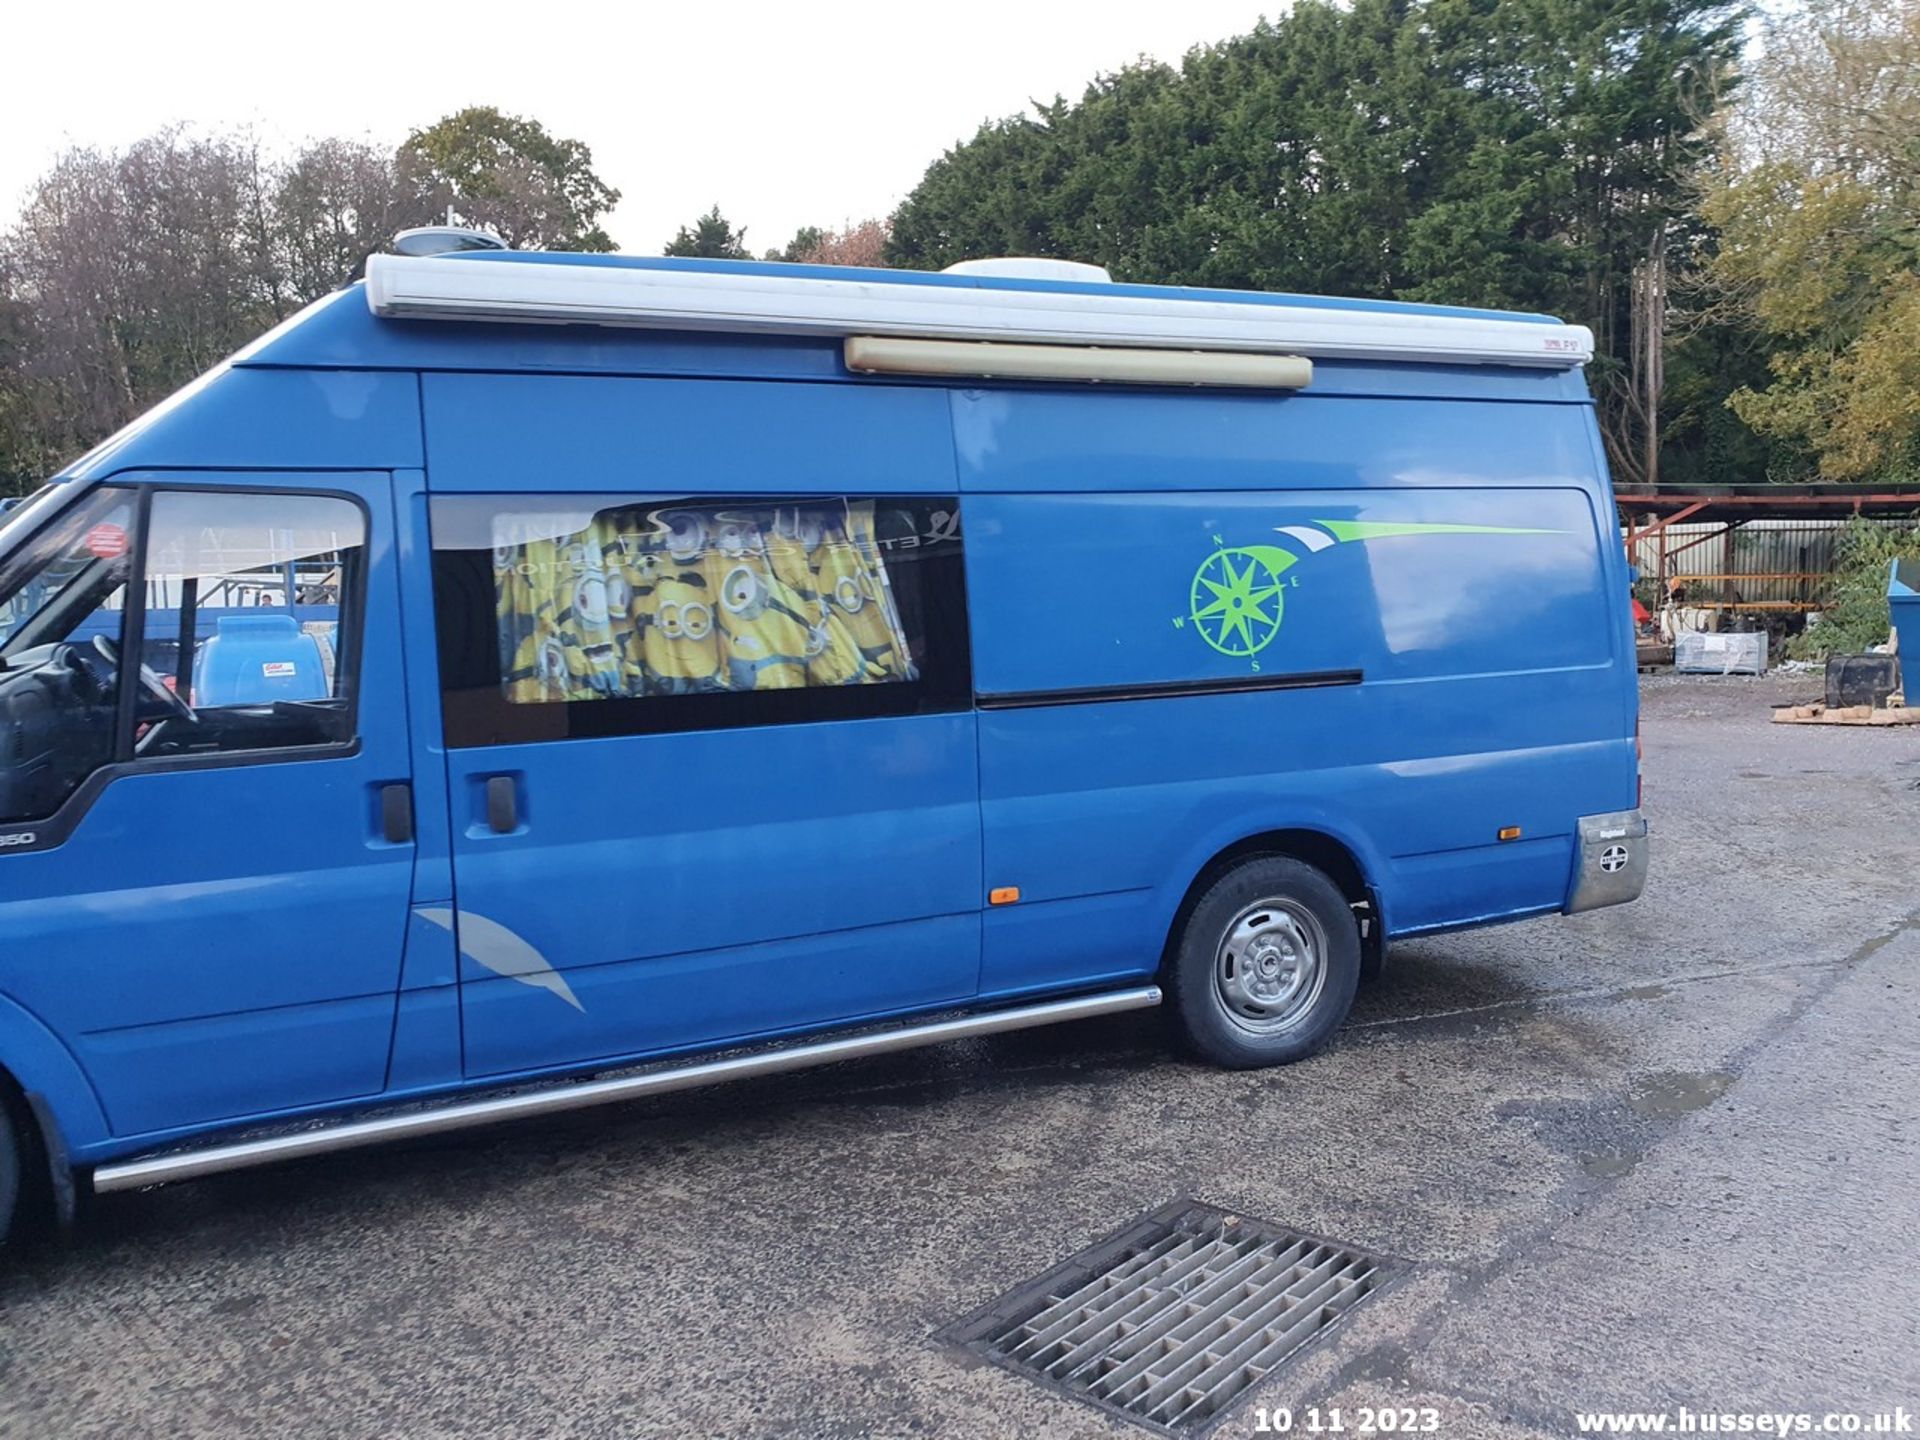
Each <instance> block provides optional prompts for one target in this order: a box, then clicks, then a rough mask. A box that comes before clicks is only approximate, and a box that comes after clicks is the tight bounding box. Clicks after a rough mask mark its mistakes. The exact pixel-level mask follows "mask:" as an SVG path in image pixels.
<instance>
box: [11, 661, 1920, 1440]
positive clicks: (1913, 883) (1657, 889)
mask: <svg viewBox="0 0 1920 1440" xmlns="http://www.w3.org/2000/svg"><path fill="white" fill-rule="evenodd" d="M1814 688H1817V686H1816V685H1814V684H1811V683H1809V682H1808V681H1807V679H1806V678H1805V677H1782V678H1770V679H1767V680H1758V681H1756V680H1748V679H1740V678H1736V677H1727V678H1711V679H1702V678H1694V677H1686V678H1681V677H1653V678H1650V679H1648V680H1647V681H1646V682H1645V684H1644V686H1643V694H1644V700H1645V704H1644V721H1643V724H1644V736H1645V741H1646V773H1647V781H1646V797H1645V798H1646V808H1647V811H1648V814H1649V815H1650V817H1651V819H1652V822H1653V825H1654V836H1655V846H1656V848H1655V850H1654V862H1653V873H1652V879H1651V881H1650V884H1649V888H1648V891H1647V893H1646V895H1645V896H1644V897H1643V899H1642V900H1641V901H1640V902H1639V903H1637V904H1635V905H1631V906H1626V907H1621V908H1618V909H1613V910H1605V911H1599V912H1595V913H1592V914H1588V915H1583V916H1577V917H1572V918H1558V917H1556V918H1551V919H1544V920H1538V921H1532V922H1528V923H1525V924H1519V925H1513V926H1508V927H1504V928H1499V929H1493V930H1483V931H1474V932H1467V933H1464V934H1458V935H1451V936H1445V937H1439V938H1434V939H1427V940H1421V941H1416V942H1409V943H1407V944H1405V945H1402V946H1397V947H1395V949H1394V950H1393V952H1392V955H1391V957H1390V959H1389V962H1388V966H1387V970H1386V973H1385V975H1384V976H1383V977H1382V978H1381V979H1380V980H1378V981H1377V982H1375V983H1372V984H1370V985H1368V986H1365V987H1363V989H1362V992H1361V995H1360V998H1359V1001H1358V1003H1357V1006H1356V1008H1355V1011H1354V1015H1353V1018H1352V1021H1351V1023H1350V1024H1349V1026H1348V1027H1347V1028H1346V1030H1345V1031H1343V1032H1342V1034H1341V1035H1340V1037H1339V1038H1338V1040H1337V1041H1336V1043H1335V1044H1334V1046H1333V1047H1332V1048H1331V1049H1330V1050H1329V1051H1328V1052H1327V1053H1325V1054H1324V1055H1321V1056H1319V1057H1317V1058H1315V1059H1313V1060H1310V1061H1307V1062H1305V1063H1302V1064H1299V1065H1295V1066H1291V1067H1288V1068H1284V1069H1279V1070H1271V1071H1263V1072H1254V1073H1237V1074H1236V1073H1226V1072H1222V1071H1218V1070H1213V1069H1209V1068H1206V1067H1204V1066H1201V1065H1198V1064H1196V1063H1193V1062H1190V1061H1187V1060H1184V1059H1181V1058H1179V1057H1178V1056H1177V1055H1175V1054H1174V1053H1172V1052H1171V1051H1170V1050H1169V1049H1168V1047H1167V1046H1166V1044H1165V1043H1164V1040H1163V1037H1162V1035H1161V1032H1160V1028H1159V1021H1158V1017H1157V1016H1156V1015H1154V1014H1151V1013H1146V1014H1138V1015H1128V1016H1122V1017H1117V1018H1115V1019H1111V1020H1105V1021H1097V1022H1084V1023H1081V1024H1078V1025H1073V1026H1067V1027H1061V1028H1059V1029H1055V1030H1051V1031H1035V1032H1028V1033H1024V1034H1019V1035H1014V1036H1008V1037H1001V1038H997V1039H993V1040H989V1041H979V1042H972V1043H967V1044H956V1045H948V1046H943V1047H938V1048H935V1049H930V1050H926V1051H921V1052H916V1053H912V1054H907V1055H899V1056H892V1057H887V1058H884V1059H878V1060H870V1061H861V1062H854V1063H849V1064H843V1065H840V1066H836V1067H833V1068H831V1069H827V1070H822V1071H817V1072H812V1073H810V1074H807V1075H804V1076H800V1077H786V1078H782V1079H780V1080H777V1081H763V1082H757V1083H749V1084H745V1085H740V1086H736V1087H732V1088H727V1089H720V1090H713V1091H706V1092H698V1093H694V1094H683V1095H678V1096H673V1097H668V1098H663V1099H661V1100H658V1101H654V1102H650V1103H643V1104H635V1105H631V1106H627V1107H622V1108H616V1109H608V1110H601V1111H587V1112H581V1113H578V1114H576V1115H572V1116H569V1117H567V1118H565V1119H564V1120H561V1121H558V1122H554V1121H548V1122H543V1123H540V1124H537V1125H536V1124H527V1125H522V1126H519V1127H514V1128H506V1129H501V1130H496V1131H489V1132H480V1133H476V1134H471V1135H467V1136H463V1137H448V1138H444V1139H440V1140H436V1141H433V1142H428V1143H420V1144H414V1145H408V1146H404V1147H394V1148H387V1149H379V1150H372V1151H366V1152H359V1153H354V1154H350V1155H344V1156H336V1157H329V1158H326V1159H321V1160H314V1161H309V1162H305V1163H299V1164H293V1165H287V1166H284V1167H281V1168H277V1169H262V1170H256V1171H249V1172H240V1173H235V1174H232V1175H228V1176H223V1177H216V1178H213V1179H208V1180H203V1181H199V1182H196V1183H191V1184H183V1185H178V1186H173V1187H169V1188H164V1189H160V1190H155V1191H151V1192H146V1193H141V1194H133V1195H115V1196H107V1197H102V1198H100V1199H99V1200H98V1201H96V1202H95V1203H94V1205H93V1206H92V1207H91V1209H90V1212H89V1213H88V1215H87V1216H86V1217H85V1220H84V1223H83V1224H82V1226H81V1227H80V1229H79V1232H78V1233H77V1234H76V1236H75V1237H74V1238H73V1239H72V1240H71V1242H69V1243H67V1244H65V1245H59V1246H48V1247H45V1248H43V1249H38V1250H35V1251H32V1252H29V1253H27V1254H25V1255H20V1256H15V1257H14V1258H11V1259H9V1260H7V1261H6V1262H5V1263H4V1265H0V1436H7V1437H16V1436H17V1437H21V1440H40V1437H56V1436H69V1435H72V1436H82V1435H85V1436H114V1437H131V1436H146V1435H156V1436H158V1435H164V1436H214V1435H219V1436H227V1435H235V1436H251V1435H262V1436H274V1437H284V1440H292V1437H305V1436H316V1437H318V1436H325V1437H330V1440H350V1437H407V1440H416V1437H442V1436H445V1437H455V1436H513V1437H540V1436H549V1435H552V1436H581V1437H586V1436H609V1437H628V1436H632V1437H654V1436H661V1437H679V1436H728V1437H731V1436H796V1437H799V1436H806V1437H865V1436H906V1435H924V1436H956V1437H965V1440H996V1437H1007V1440H1016V1437H1017V1440H1028V1437H1082V1436H1117V1437H1133V1436H1140V1435H1144V1434H1147V1433H1149V1432H1147V1431H1145V1430H1142V1429H1140V1428H1138V1427H1137V1426H1135V1425H1133V1424H1131V1423H1128V1422H1125V1421H1122V1420H1117V1419H1115V1418H1113V1417H1111V1416H1109V1415H1107V1414H1104V1413H1102V1412H1100V1411H1098V1410H1095V1409H1093V1408H1091V1407H1088V1406H1086V1405H1084V1404H1082V1403H1080V1402H1077V1401H1074V1400H1071V1399H1067V1398H1063V1397H1061V1396H1060V1395H1058V1394H1056V1393H1054V1392H1052V1391H1050V1390H1047V1389H1045V1388H1043V1387H1041V1386H1039V1385H1036V1384H1034V1383H1032V1382H1031V1381H1029V1380H1026V1379H1023V1378H1021V1377H1019V1376H1016V1375H1012V1374H1009V1373H1007V1372H1006V1371H1004V1370H1002V1369H1000V1368H998V1367H996V1366H993V1365H990V1364H985V1363H982V1362H980V1361H978V1360H976V1359H974V1358H973V1357H971V1356H970V1355H968V1354H967V1353H965V1352H963V1351H961V1350H958V1349H957V1348H955V1347H954V1346H952V1345H950V1344H947V1343H944V1342H943V1341H941V1340H940V1339H939V1338H938V1337H937V1335H936V1332H938V1331H939V1330H940V1329H941V1328H942V1327H944V1326H946V1325H948V1324H949V1323H951V1322H953V1321H955V1320H957V1319H959V1318H961V1317H963V1316H965V1315H967V1314H969V1313H970V1312H972V1311H974V1310H975V1309H976V1308H978V1307H980V1306H981V1305H983V1304H984V1303H986V1302H987V1301H989V1300H991V1299H992V1298H993V1297H995V1296H996V1295H998V1294H1000V1293H1001V1292H1002V1291H1004V1290H1006V1289H1008V1288H1009V1287H1011V1286H1013V1285H1015V1284H1016V1283H1018V1282H1021V1281H1023V1280H1026V1279H1028V1278H1029V1277H1031V1276H1033V1275H1036V1274H1037V1273H1039V1272H1041V1271H1043V1270H1045V1269H1047V1268H1048V1267H1050V1266H1052V1265H1054V1264H1055V1263H1057V1262H1058V1261H1060V1260H1063V1259H1065V1258H1066V1257H1068V1256H1069V1255H1072V1254H1074V1253H1075V1252H1077V1251H1079V1250H1081V1249H1082V1248H1083V1247H1085V1246H1087V1245H1088V1244H1090V1243H1091V1242H1093V1241H1094V1240H1096V1239H1098V1238H1100V1237H1102V1236H1104V1235H1106V1234H1108V1233H1110V1232H1112V1231H1114V1230H1116V1229H1118V1228H1119V1227H1121V1226H1122V1225H1124V1224H1126V1223H1127V1222H1129V1221H1130V1220H1132V1219H1133V1218H1134V1217H1136V1216H1138V1215H1140V1214H1141V1213H1143V1212H1145V1211H1148V1210H1150V1209H1153V1208H1154V1207H1156V1206H1159V1205H1162V1204H1165V1203H1166V1202H1168V1201H1170V1200H1173V1199H1176V1198H1178V1197H1183V1196H1190V1197H1193V1198H1195V1199H1198V1200H1202V1201H1205V1202H1207V1203H1210V1204H1212V1205H1216V1206H1219V1207H1222V1208H1224V1209H1227V1210H1230V1211H1233V1212H1235V1213H1238V1214H1244V1215H1247V1216H1252V1217H1258V1218H1260V1219H1264V1220H1268V1221H1273V1222H1277V1223H1279V1224H1282V1225H1287V1226H1291V1227H1294V1228H1296V1229H1299V1230H1302V1231H1306V1232H1309V1233H1312V1234H1316V1235H1321V1236H1326V1237H1330V1238H1335V1239H1338V1240H1342V1241H1346V1242H1350V1243H1351V1244H1353V1245H1355V1246H1358V1247H1361V1248H1364V1249H1366V1250H1370V1251H1373V1252H1376V1253H1379V1254H1381V1255H1386V1256H1392V1257H1397V1258H1398V1259H1400V1260H1403V1261H1405V1262H1407V1264H1406V1269H1405V1271H1404V1273H1403V1275H1402V1276H1401V1278H1400V1279H1399V1280H1397V1281H1396V1282H1395V1283H1394V1284H1393V1285H1391V1286H1390V1287H1388V1288H1386V1289H1384V1290H1382V1291H1381V1292H1380V1293H1379V1294H1378V1295H1377V1296H1375V1297H1372V1298H1369V1299H1368V1300H1366V1301H1364V1302H1363V1303H1362V1304H1361V1305H1360V1306H1359V1307H1358V1308H1357V1309H1355V1310H1354V1312H1353V1313H1352V1314H1351V1315H1350V1316H1349V1317H1348V1318H1347V1319H1345V1320H1343V1321H1341V1322H1340V1324H1339V1325H1337V1326H1336V1327H1334V1328H1333V1329H1332V1330H1331V1331H1330V1332H1329V1333H1328V1334H1326V1335H1325V1336H1324V1337H1323V1338H1322V1339H1321V1340H1319V1341H1317V1342H1316V1343H1315V1344H1314V1345H1313V1346H1311V1347H1310V1348H1309V1349H1307V1350H1306V1351H1304V1352H1303V1353H1302V1354H1301V1355H1300V1357H1299V1358H1298V1359H1296V1360H1295V1361H1293V1362H1291V1363H1289V1364H1287V1365H1286V1366H1284V1367H1282V1369H1281V1370H1280V1371H1279V1372H1278V1373H1276V1374H1275V1375H1273V1376H1271V1377H1270V1378H1268V1379H1267V1380H1266V1381H1265V1382H1263V1383H1262V1384H1261V1385H1260V1386H1259V1387H1258V1388H1257V1389H1256V1391H1255V1392H1254V1393H1253V1394H1252V1395H1251V1396H1250V1397H1249V1398H1248V1400H1247V1401H1246V1402H1245V1403H1244V1404H1243V1405H1242V1406H1241V1407H1240V1408H1239V1409H1237V1410H1236V1411H1234V1412H1232V1413H1231V1414H1230V1415H1229V1416H1228V1418H1227V1419H1226V1420H1225V1421H1224V1422H1222V1423H1221V1424H1220V1426H1219V1427H1218V1428H1217V1429H1215V1430H1214V1431H1213V1432H1212V1433H1213V1434H1215V1435H1219V1436H1240V1435H1252V1434H1257V1433H1263V1431H1262V1430H1261V1428H1260V1427H1261V1426H1262V1424H1263V1423H1264V1424H1266V1425H1267V1426H1268V1427H1273V1426H1274V1425H1275V1424H1276V1420H1275V1417H1276V1416H1277V1415H1278V1413H1279V1412H1280V1411H1282V1410H1285V1411H1287V1412H1290V1414H1291V1416H1292V1418H1293V1421H1294V1425H1295V1428H1296V1429H1297V1430H1298V1431H1300V1432H1301V1433H1303V1434H1304V1433H1308V1431H1309V1417H1313V1416H1317V1418H1318V1420H1319V1424H1320V1430H1321V1433H1338V1430H1337V1428H1336V1427H1335V1426H1334V1425H1333V1424H1330V1423H1329V1422H1330V1419H1331V1411H1332V1410H1333V1409H1334V1407H1339V1408H1340V1410H1341V1412H1342V1416H1343V1419H1342V1420H1341V1421H1340V1422H1339V1424H1340V1425H1343V1426H1344V1427H1345V1428H1347V1429H1349V1430H1353V1431H1355V1433H1365V1432H1362V1431H1359V1430H1358V1428H1357V1427H1358V1417H1359V1416H1360V1412H1361V1410H1362V1408H1363V1407H1365V1408H1367V1409H1370V1410H1371V1409H1375V1408H1377V1407H1392V1408H1395V1409H1398V1408H1399V1407H1412V1408H1414V1409H1415V1411H1416V1412H1420V1411H1424V1410H1428V1409H1430V1410H1431V1411H1432V1412H1433V1415H1434V1417H1435V1423H1434V1427H1433V1430H1432V1433H1436V1434H1438V1435H1440V1436H1442V1437H1464V1436H1488V1437H1501V1440H1505V1437H1526V1436H1535V1435H1549V1436H1551V1435H1569V1434H1574V1433H1577V1427H1576V1422H1575V1420H1574V1415H1575V1413H1576V1412H1583V1411H1600V1410H1609V1411H1653V1412H1666V1413H1673V1414H1677V1412H1678V1410H1679V1408H1680V1407H1682V1406H1684V1407H1687V1408H1688V1409H1689V1410H1690V1411H1692V1412H1694V1413H1695V1414H1696V1415H1698V1414H1700V1413H1701V1412H1707V1413H1710V1414H1732V1415H1736V1416H1737V1415H1739V1414H1742V1413H1748V1414H1751V1413H1754V1412H1762V1411H1765V1412H1787V1413H1806V1414H1810V1415H1811V1416H1812V1423H1813V1425H1814V1426H1816V1427H1818V1426H1819V1425H1821V1424H1822V1423H1823V1417H1824V1415H1825V1414H1826V1413H1827V1412H1853V1413H1859V1414H1864V1415H1865V1416H1867V1417H1868V1418H1867V1419H1866V1420H1865V1422H1864V1425H1865V1427H1866V1431H1867V1433H1871V1431H1872V1427H1873V1424H1874V1421H1873V1418H1872V1417H1873V1416H1874V1415H1875V1414H1876V1413H1877V1412H1893V1411H1894V1410H1895V1409H1896V1407H1901V1406H1904V1407H1906V1410H1907V1412H1908V1413H1909V1415H1911V1414H1912V1412H1914V1411H1916V1410H1920V1319H1917V1318H1916V1317H1920V1121H1917V1120H1916V1115H1917V1113H1920V1063H1916V1061H1917V1060H1920V1046H1917V1045H1916V1024H1917V1023H1920V825H1917V824H1916V820H1917V819H1920V733H1916V732H1915V731H1912V730H1908V729H1899V728H1886V729H1866V728H1848V727H1814V726H1788V725H1770V724H1769V723H1768V705H1769V703H1770V702H1773V701H1779V700H1785V699H1789V698H1793V697H1796V696H1798V695H1801V694H1803V693H1810V692H1811V690H1812V689H1814Z"/></svg>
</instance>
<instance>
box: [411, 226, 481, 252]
mask: <svg viewBox="0 0 1920 1440" xmlns="http://www.w3.org/2000/svg"><path fill="white" fill-rule="evenodd" d="M393 248H394V252H395V253H396V254H399V255H451V254H453V253H454V252H456V251H460V250H505V249H507V248H508V245H507V242H506V241H504V240H502V239H501V238H500V237H499V236H498V235H495V234H493V233H492V232H491V231H488V230H469V229H467V228H466V227H465V226H464V225H421V226H419V227H417V228H416V229H412V230H402V231H401V232H400V233H399V234H398V235H396V236H394V237H393Z"/></svg>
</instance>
